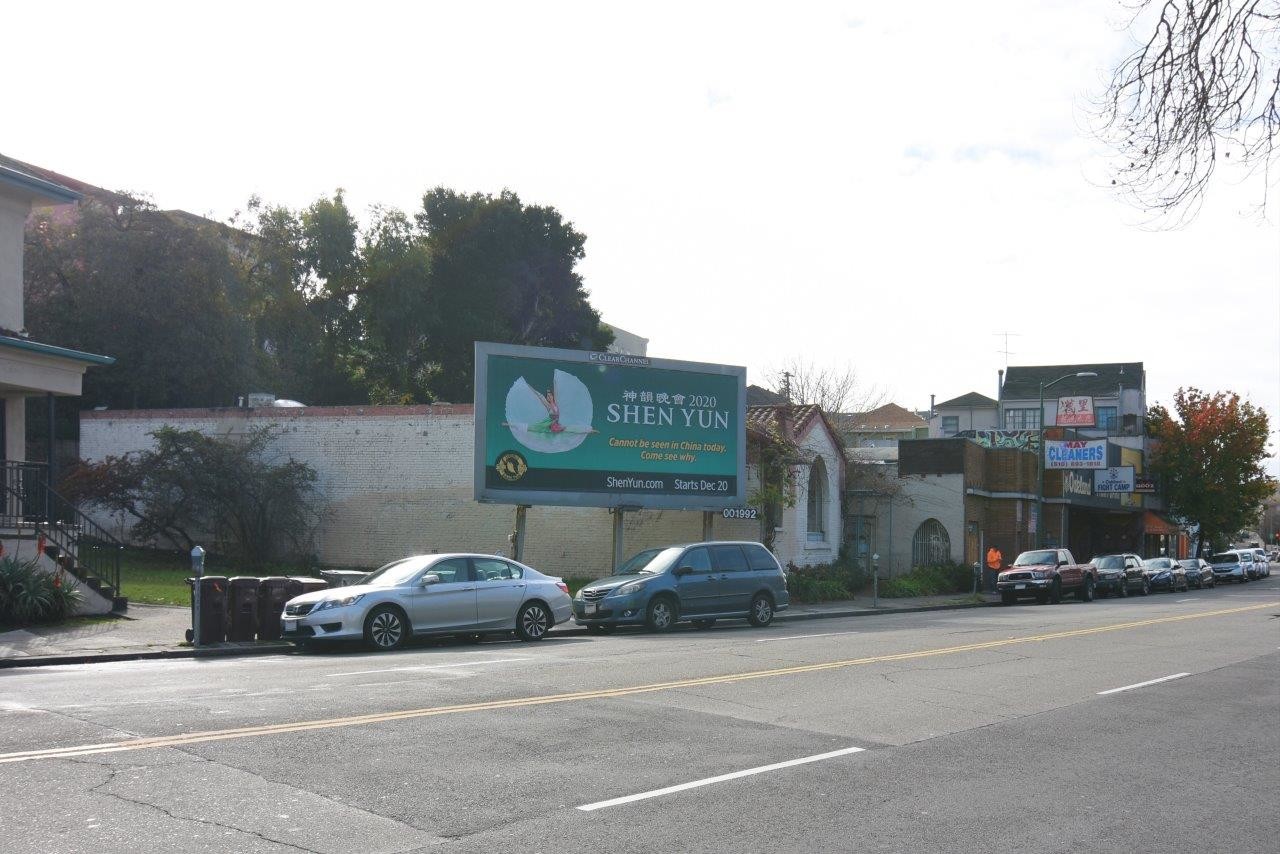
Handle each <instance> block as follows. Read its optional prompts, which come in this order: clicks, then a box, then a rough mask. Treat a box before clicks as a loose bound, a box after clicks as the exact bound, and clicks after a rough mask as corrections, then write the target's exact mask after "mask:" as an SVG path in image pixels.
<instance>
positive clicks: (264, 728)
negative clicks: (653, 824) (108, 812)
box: [0, 602, 1280, 764]
mask: <svg viewBox="0 0 1280 854" xmlns="http://www.w3.org/2000/svg"><path fill="white" fill-rule="evenodd" d="M1277 606H1280V602H1266V603H1263V604H1261V605H1246V606H1244V607H1240V608H1225V609H1222V610H1217V611H1200V612H1197V613H1192V614H1179V615H1178V616H1174V617H1156V618H1154V619H1150V620H1136V621H1134V622H1129V623H1111V624H1108V625H1104V626H1094V627H1092V628H1086V629H1071V630H1069V631H1062V632H1049V633H1047V634H1041V635H1028V636H1024V637H1015V638H1005V639H1003V640H994V641H982V642H979V643H969V644H963V645H960V646H947V647H938V648H935V649H925V650H919V651H916V652H898V653H890V654H888V655H874V656H868V657H866V658H847V659H843V660H840V661H824V662H821V663H818V664H801V665H795V666H792V667H777V668H773V669H770V670H751V671H747V672H745V673H725V674H721V675H718V676H703V677H698V678H694V679H679V680H676V681H672V682H653V683H649V684H646V685H632V686H629V687H624V688H604V689H599V690H595V691H574V692H571V693H567V694H543V695H538V696H533V697H518V698H515V699H509V700H489V701H486V702H480V703H463V704H460V705H454V706H433V707H429V708H424V709H404V710H402V711H398V712H379V713H377V714H370V715H353V716H350V717H343V718H327V719H323V720H315V721H298V722H296V723H283V724H264V725H261V726H250V727H240V728H237V729H220V730H208V731H205V732H190V733H185V734H180V735H167V736H159V737H156V738H134V739H128V740H125V741H113V742H105V743H102V744H85V745H80V746H77V747H55V748H47V749H45V750H26V751H19V752H16V753H0V764H3V763H8V762H29V761H32V760H36V759H65V758H70V757H74V756H89V755H94V754H99V753H118V752H120V751H126V750H146V749H149V748H156V747H181V746H183V745H187V744H204V743H206V742H211V741H224V740H226V739H232V738H253V737H256V736H263V735H278V734H283V733H292V732H307V731H310V730H319V729H334V728H337V727H349V726H364V725H366V724H376V723H384V722H387V721H403V720H411V719H413V718H428V717H435V716H436V715H453V714H462V713H466V712H485V711H494V710H499V709H519V708H525V707H528V706H545V705H550V704H553V703H572V702H577V701H579V700H604V699H611V698H614V697H629V696H632V695H634V694H649V693H653V692H655V691H670V690H674V689H678V688H694V687H699V686H703V685H725V684H728V683H731V682H744V681H746V680H749V679H767V678H770V677H775V676H792V675H796V674H801V673H817V672H820V671H823V670H838V669H842V668H846V667H858V666H861V665H864V664H880V663H883V662H891V661H910V660H912V659H917V658H931V657H933V656H939V655H955V654H957V653H962V652H976V651H979V650H984V649H996V648H998V647H1002V646H1013V645H1015V644H1024V643H1039V642H1042V641H1051V640H1061V639H1063V638H1075V637H1083V636H1085V635H1096V634H1102V633H1103V632H1116V631H1122V630H1125V629H1137V628H1141V627H1143V626H1155V625H1162V624H1165V623H1177V622H1182V621H1184V620H1198V619H1203V618H1205V617H1220V616H1224V615H1227V614H1240V613H1243V612H1246V611H1260V610H1263V609H1266V608H1275V607H1277Z"/></svg>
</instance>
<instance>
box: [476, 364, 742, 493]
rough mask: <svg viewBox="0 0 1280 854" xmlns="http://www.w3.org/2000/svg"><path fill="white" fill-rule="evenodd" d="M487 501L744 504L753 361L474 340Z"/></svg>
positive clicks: (479, 448)
mask: <svg viewBox="0 0 1280 854" xmlns="http://www.w3.org/2000/svg"><path fill="white" fill-rule="evenodd" d="M475 352H476V372H475V378H476V385H475V458H474V490H475V497H476V500H477V501H487V502H500V503H507V504H530V505H535V504H556V505H567V506H577V507H657V508H673V509H685V510H720V509H722V508H724V507H725V506H726V505H739V504H743V503H745V500H746V495H745V492H746V474H745V472H746V453H747V447H746V382H747V372H746V369H745V368H741V367H735V366H731V365H712V364H704V363H699V362H680V361H674V360H670V359H650V358H647V357H642V356H627V355H621V354H615V353H592V352H586V351H579V350H556V349H549V348H542V347H518V346H514V345H507V344H489V343H484V342H476V345H475Z"/></svg>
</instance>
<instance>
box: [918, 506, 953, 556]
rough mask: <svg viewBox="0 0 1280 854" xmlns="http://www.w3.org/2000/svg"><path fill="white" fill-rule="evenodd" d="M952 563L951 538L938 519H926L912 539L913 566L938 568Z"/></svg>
mask: <svg viewBox="0 0 1280 854" xmlns="http://www.w3.org/2000/svg"><path fill="white" fill-rule="evenodd" d="M950 562H951V536H950V534H948V533H947V528H946V526H945V525H943V524H942V523H941V522H939V521H938V520H937V519H934V518H932V517H930V518H928V519H925V520H924V521H923V522H921V523H920V525H919V527H917V528H916V532H915V536H913V537H912V538H911V565H912V566H938V565H940V564H944V563H950Z"/></svg>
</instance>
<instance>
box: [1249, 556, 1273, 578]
mask: <svg viewBox="0 0 1280 854" xmlns="http://www.w3.org/2000/svg"><path fill="white" fill-rule="evenodd" d="M1251 551H1252V552H1253V562H1254V563H1256V564H1257V565H1258V577H1259V578H1267V577H1269V576H1270V575H1271V560H1270V558H1268V557H1267V553H1266V552H1265V551H1263V550H1262V549H1251Z"/></svg>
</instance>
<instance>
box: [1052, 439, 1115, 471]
mask: <svg viewBox="0 0 1280 854" xmlns="http://www.w3.org/2000/svg"><path fill="white" fill-rule="evenodd" d="M1044 467H1045V468H1047V469H1104V468H1106V467H1107V440H1106V439H1088V440H1084V439H1080V440H1071V441H1066V442H1053V441H1046V442H1045V443H1044Z"/></svg>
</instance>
